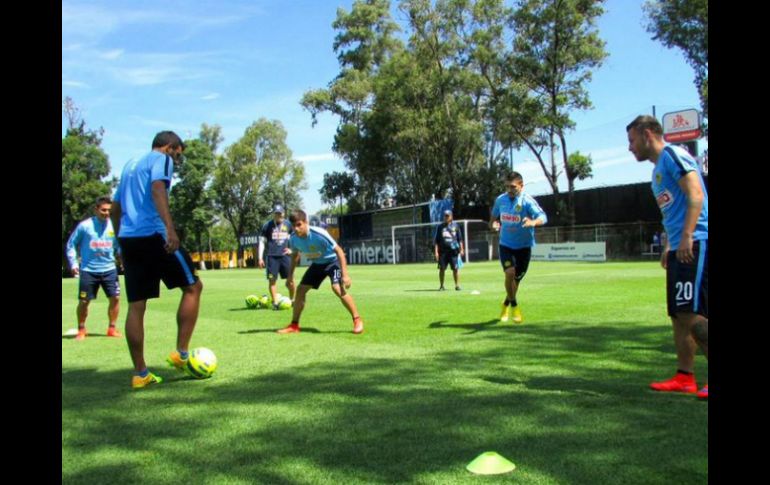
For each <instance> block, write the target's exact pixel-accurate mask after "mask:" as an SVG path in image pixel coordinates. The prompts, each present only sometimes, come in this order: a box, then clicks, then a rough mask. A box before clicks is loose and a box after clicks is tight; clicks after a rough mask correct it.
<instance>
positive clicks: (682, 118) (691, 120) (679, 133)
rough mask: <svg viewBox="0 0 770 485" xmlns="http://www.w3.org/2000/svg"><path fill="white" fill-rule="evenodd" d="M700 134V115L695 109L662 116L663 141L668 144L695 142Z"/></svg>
mask: <svg viewBox="0 0 770 485" xmlns="http://www.w3.org/2000/svg"><path fill="white" fill-rule="evenodd" d="M701 136H703V133H702V132H701V122H700V113H698V110H697V109H686V110H684V111H674V112H673V113H666V114H664V115H663V139H664V140H666V141H667V142H669V143H682V142H686V141H692V140H697V139H698V138H700V137H701Z"/></svg>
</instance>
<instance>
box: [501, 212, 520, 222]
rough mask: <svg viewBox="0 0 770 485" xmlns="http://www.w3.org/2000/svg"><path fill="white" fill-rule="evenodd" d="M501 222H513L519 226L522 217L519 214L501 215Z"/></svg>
mask: <svg viewBox="0 0 770 485" xmlns="http://www.w3.org/2000/svg"><path fill="white" fill-rule="evenodd" d="M500 220H501V221H503V222H512V223H514V224H518V223H519V222H521V216H520V215H518V214H505V213H503V214H501V215H500Z"/></svg>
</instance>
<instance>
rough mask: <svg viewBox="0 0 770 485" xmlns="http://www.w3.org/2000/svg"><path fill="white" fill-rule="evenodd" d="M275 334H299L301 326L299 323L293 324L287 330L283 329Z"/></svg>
mask: <svg viewBox="0 0 770 485" xmlns="http://www.w3.org/2000/svg"><path fill="white" fill-rule="evenodd" d="M275 333H280V334H287V333H299V324H298V323H292V324H291V325H289V326H288V327H286V328H282V329H280V330H276V331H275Z"/></svg>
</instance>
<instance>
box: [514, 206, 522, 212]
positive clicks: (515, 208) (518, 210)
mask: <svg viewBox="0 0 770 485" xmlns="http://www.w3.org/2000/svg"><path fill="white" fill-rule="evenodd" d="M513 210H515V211H516V212H521V204H519V205H517V206H516V207H514V208H513Z"/></svg>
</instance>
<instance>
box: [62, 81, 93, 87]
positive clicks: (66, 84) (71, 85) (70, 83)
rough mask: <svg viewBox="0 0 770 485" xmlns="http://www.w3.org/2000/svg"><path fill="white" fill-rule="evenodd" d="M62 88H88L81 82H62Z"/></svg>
mask: <svg viewBox="0 0 770 485" xmlns="http://www.w3.org/2000/svg"><path fill="white" fill-rule="evenodd" d="M61 84H62V86H66V87H68V88H90V87H91V86H89V85H88V84H86V83H84V82H81V81H62V83H61Z"/></svg>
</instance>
